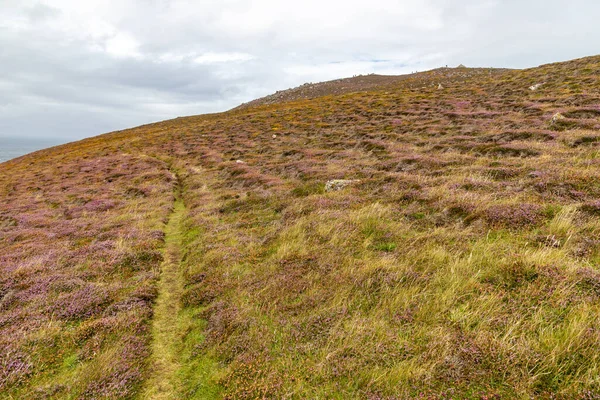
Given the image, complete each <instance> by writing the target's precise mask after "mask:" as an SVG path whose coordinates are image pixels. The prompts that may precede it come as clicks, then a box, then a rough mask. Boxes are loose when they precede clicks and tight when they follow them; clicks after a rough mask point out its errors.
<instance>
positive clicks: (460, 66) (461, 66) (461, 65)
mask: <svg viewBox="0 0 600 400" xmlns="http://www.w3.org/2000/svg"><path fill="white" fill-rule="evenodd" d="M456 68H467V67H465V66H464V65H463V64H460V65H459V66H458V67H456Z"/></svg>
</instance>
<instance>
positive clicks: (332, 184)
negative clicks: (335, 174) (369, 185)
mask: <svg viewBox="0 0 600 400" xmlns="http://www.w3.org/2000/svg"><path fill="white" fill-rule="evenodd" d="M356 182H360V181H359V180H357V179H332V180H330V181H327V183H325V191H326V192H335V191H338V190H342V189H344V188H345V187H347V186H349V185H352V184H353V183H356Z"/></svg>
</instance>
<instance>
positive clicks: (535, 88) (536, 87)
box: [529, 83, 543, 92]
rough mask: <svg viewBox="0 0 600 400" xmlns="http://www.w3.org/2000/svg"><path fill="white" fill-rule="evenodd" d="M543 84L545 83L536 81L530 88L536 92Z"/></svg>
mask: <svg viewBox="0 0 600 400" xmlns="http://www.w3.org/2000/svg"><path fill="white" fill-rule="evenodd" d="M542 85H543V83H536V84H535V85H532V86H529V90H531V91H532V92H535V91H536V90H538V89H539V88H541V87H542Z"/></svg>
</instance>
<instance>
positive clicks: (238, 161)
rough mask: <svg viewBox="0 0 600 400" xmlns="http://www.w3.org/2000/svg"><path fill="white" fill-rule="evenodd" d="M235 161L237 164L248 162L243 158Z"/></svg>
mask: <svg viewBox="0 0 600 400" xmlns="http://www.w3.org/2000/svg"><path fill="white" fill-rule="evenodd" d="M235 163H236V164H246V163H245V162H244V161H242V160H235Z"/></svg>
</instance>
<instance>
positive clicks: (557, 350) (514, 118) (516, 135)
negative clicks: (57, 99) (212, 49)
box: [0, 57, 600, 400]
mask: <svg viewBox="0 0 600 400" xmlns="http://www.w3.org/2000/svg"><path fill="white" fill-rule="evenodd" d="M361 82H362V83H361ZM535 85H538V86H535ZM532 86H533V88H531V87H532ZM311 87H316V89H309V88H311ZM307 91H308V92H307ZM311 93H316V94H315V95H313V94H311ZM599 129H600V57H590V58H585V59H580V60H575V61H570V62H565V63H559V64H550V65H545V66H541V67H538V68H533V69H528V70H495V69H469V68H457V69H452V68H448V69H446V68H443V69H438V70H434V71H429V72H424V73H418V74H413V75H408V76H403V77H371V78H368V77H357V78H352V79H349V80H345V81H333V82H331V83H325V84H317V85H312V86H311V85H308V86H306V87H301V88H300V89H294V90H291V91H286V92H282V93H279V94H277V95H276V96H275V97H268V98H266V99H262V100H259V101H256V102H253V103H250V104H246V105H244V106H242V107H240V108H237V109H234V110H232V111H229V112H226V113H222V114H213V115H203V116H194V117H188V118H178V119H175V120H171V121H165V122H161V123H157V124H152V125H146V126H142V127H139V128H135V129H130V130H126V131H121V132H114V133H110V134H106V135H102V136H99V137H96V138H92V139H88V140H83V141H81V142H77V143H72V144H68V145H63V146H58V147H55V148H51V149H48V150H44V151H40V152H36V153H33V154H31V155H27V156H24V157H21V158H19V159H16V160H13V161H9V162H6V163H3V164H0V269H1V271H2V273H1V274H0V398H8V399H29V398H31V399H65V398H66V399H101V398H140V399H141V398H144V399H145V398H156V399H163V398H164V399H169V398H170V399H180V398H196V399H210V398H224V399H254V398H277V399H283V398H290V399H292V398H294V399H295V398H297V399H304V398H310V399H325V398H327V399H329V398H333V399H348V398H359V399H372V400H375V399H404V398H431V399H437V398H455V399H463V398H473V399H492V398H506V399H513V398H523V399H526V398H556V399H573V398H581V399H592V398H598V396H600V378H599V376H600V351H599V350H600V327H599V325H598V320H599V318H600V301H599V300H600V268H599V263H600V220H599V216H600V152H599V150H600V145H599V143H600V131H599ZM332 180H343V181H338V182H337V183H334V184H332V183H331V182H330V181H332ZM328 182H329V184H328ZM332 188H333V189H339V190H331V189H332Z"/></svg>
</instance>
